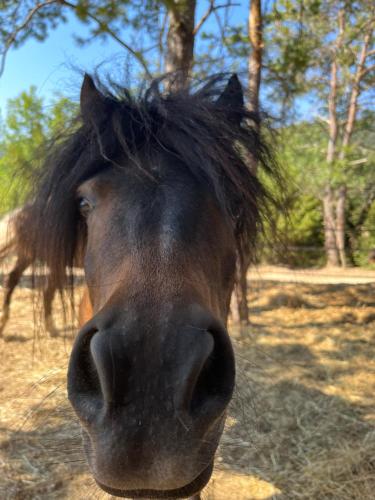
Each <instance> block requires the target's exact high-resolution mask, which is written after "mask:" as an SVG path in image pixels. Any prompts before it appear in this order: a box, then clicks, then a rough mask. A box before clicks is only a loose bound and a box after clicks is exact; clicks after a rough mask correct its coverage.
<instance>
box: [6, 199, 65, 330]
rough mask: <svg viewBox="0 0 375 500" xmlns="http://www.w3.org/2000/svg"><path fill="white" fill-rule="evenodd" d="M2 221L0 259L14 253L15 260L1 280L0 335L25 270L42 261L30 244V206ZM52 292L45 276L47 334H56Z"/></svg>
mask: <svg viewBox="0 0 375 500" xmlns="http://www.w3.org/2000/svg"><path fill="white" fill-rule="evenodd" d="M4 219H5V220H4V221H3V224H4V227H5V228H6V229H5V231H3V232H4V233H5V243H4V244H3V245H2V247H1V248H0V262H1V261H2V260H4V259H5V258H7V257H9V256H10V255H15V256H16V262H15V264H14V266H13V268H12V269H11V271H10V272H9V274H8V275H7V277H6V278H5V280H4V292H5V293H4V299H3V307H2V313H1V317H0V337H1V336H2V335H3V332H4V329H5V326H6V324H7V322H8V320H9V316H10V305H11V300H12V295H13V292H14V290H15V288H16V287H17V285H18V284H19V282H20V280H21V278H22V275H23V273H24V272H25V270H26V269H27V268H28V267H30V266H33V265H34V264H35V263H36V262H38V261H40V260H43V255H41V256H38V255H35V253H34V252H33V248H32V246H30V241H31V240H32V237H30V233H32V232H33V227H34V224H33V221H34V218H33V212H32V205H30V204H27V205H25V206H23V207H21V208H18V209H16V210H14V211H12V212H11V213H10V215H9V216H8V217H5V218H4ZM55 293H56V288H55V286H54V284H53V283H52V282H51V281H50V280H49V277H48V276H47V280H46V285H45V287H44V289H43V306H44V307H43V311H44V324H45V328H46V331H47V332H48V333H49V334H50V336H51V337H56V336H57V335H58V330H57V328H56V327H55V324H54V321H53V317H52V303H53V299H54V296H55Z"/></svg>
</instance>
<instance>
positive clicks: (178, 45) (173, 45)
mask: <svg viewBox="0 0 375 500" xmlns="http://www.w3.org/2000/svg"><path fill="white" fill-rule="evenodd" d="M195 10H196V0H174V1H173V2H171V5H170V7H169V8H168V20H169V27H168V33H167V54H166V63H165V68H166V71H167V73H173V75H172V76H171V78H170V79H169V82H170V86H171V87H172V88H175V89H176V88H181V87H184V86H185V85H186V83H187V80H188V77H189V75H190V72H191V69H192V66H193V61H194V42H195V34H194V25H195Z"/></svg>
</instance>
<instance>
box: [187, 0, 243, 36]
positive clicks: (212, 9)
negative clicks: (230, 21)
mask: <svg viewBox="0 0 375 500" xmlns="http://www.w3.org/2000/svg"><path fill="white" fill-rule="evenodd" d="M240 5H241V4H240V3H231V2H228V3H225V4H221V5H215V0H210V5H209V7H208V9H207V10H206V12H205V13H204V14H203V16H202V17H201V19H200V20H199V22H198V23H197V25H196V26H195V28H194V31H193V35H194V36H195V35H196V34H197V33H198V31H199V30H200V29H201V27H202V26H203V24H204V23H205V22H206V21H207V19H208V18H209V17H210V15H211V14H212V13H213V12H215V11H217V10H219V9H226V8H228V7H239V6H240Z"/></svg>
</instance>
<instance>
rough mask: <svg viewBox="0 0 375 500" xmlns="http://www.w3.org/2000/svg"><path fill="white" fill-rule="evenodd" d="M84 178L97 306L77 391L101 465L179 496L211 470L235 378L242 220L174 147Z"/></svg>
mask: <svg viewBox="0 0 375 500" xmlns="http://www.w3.org/2000/svg"><path fill="white" fill-rule="evenodd" d="M123 162H124V165H123V167H124V168H121V169H118V168H116V167H113V168H110V169H106V170H105V171H103V172H102V173H99V174H98V175H96V176H94V177H92V178H90V179H89V180H87V181H85V182H84V183H83V184H81V185H80V187H79V189H78V192H77V197H78V199H79V204H80V207H81V212H82V214H83V216H84V218H85V221H86V226H87V242H86V250H85V258H84V268H85V275H86V280H87V285H88V289H89V294H90V300H91V303H92V306H93V312H94V315H93V318H92V319H91V320H90V321H89V322H88V323H87V324H86V325H85V326H84V327H83V329H82V330H81V332H80V333H79V335H78V337H77V339H76V342H75V345H74V348H73V352H72V356H71V360H70V366H69V372H68V393H69V398H70V401H71V403H72V405H73V407H74V409H75V411H76V413H77V415H78V417H79V419H80V422H81V424H82V427H83V438H84V447H85V451H86V455H87V458H88V462H89V464H90V468H91V470H92V473H93V475H94V477H95V479H96V481H97V482H98V484H99V485H100V486H101V487H102V488H103V489H104V490H105V491H107V492H109V493H111V494H114V495H118V496H129V497H132V498H134V497H142V498H144V497H147V498H178V497H186V496H189V495H193V494H195V493H196V492H199V491H200V490H201V489H202V488H203V487H204V486H205V484H206V483H207V481H208V480H209V478H210V476H211V472H212V467H213V460H214V454H215V451H216V448H217V445H218V442H219V439H220V436H221V433H222V430H223V425H224V420H225V412H226V407H227V405H228V403H229V401H230V399H231V396H232V392H233V386H234V371H235V370H234V357H233V352H232V347H231V343H230V340H229V337H228V333H227V331H226V328H225V323H226V317H227V314H228V308H229V301H230V294H231V290H232V287H233V282H234V270H235V241H234V236H233V230H232V228H231V227H230V226H229V224H228V222H227V219H226V218H225V217H224V216H223V213H222V210H221V209H220V208H219V206H218V204H217V202H216V200H215V197H214V196H213V194H212V193H211V192H210V190H209V189H208V187H207V186H205V185H204V183H202V182H199V181H198V180H197V179H196V178H195V177H194V176H193V175H192V174H191V172H190V171H189V169H187V168H186V166H185V165H184V164H183V163H182V162H181V161H179V160H177V159H176V158H175V157H173V155H171V154H168V153H161V154H159V155H156V156H155V157H154V158H153V160H150V159H149V158H148V159H147V160H146V159H145V163H146V162H148V163H149V164H144V167H145V168H146V169H147V171H149V172H151V174H152V175H151V178H147V177H145V176H143V175H140V174H139V172H138V171H137V168H136V167H135V166H134V165H132V164H131V162H130V161H129V160H123Z"/></svg>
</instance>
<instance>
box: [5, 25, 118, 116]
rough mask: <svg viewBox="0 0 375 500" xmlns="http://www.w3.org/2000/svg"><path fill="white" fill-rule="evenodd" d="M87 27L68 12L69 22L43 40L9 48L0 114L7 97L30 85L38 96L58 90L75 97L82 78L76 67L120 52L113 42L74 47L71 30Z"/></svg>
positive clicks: (94, 63)
mask: <svg viewBox="0 0 375 500" xmlns="http://www.w3.org/2000/svg"><path fill="white" fill-rule="evenodd" d="M86 29H87V28H85V27H84V26H83V25H82V24H81V23H80V22H79V21H78V20H77V19H75V18H74V16H73V15H70V16H69V20H68V23H66V24H61V25H60V26H59V27H58V28H57V29H56V30H54V31H51V33H50V35H49V36H48V38H47V39H46V40H45V41H44V42H38V41H36V40H33V39H29V40H27V41H26V42H25V43H24V45H22V46H21V47H20V48H18V49H13V50H11V51H9V53H8V55H7V60H6V66H5V71H4V73H3V75H2V76H1V78H0V109H1V111H2V113H3V111H4V110H5V105H6V101H7V100H8V99H9V98H13V97H16V96H17V95H18V94H19V93H20V92H21V91H22V90H25V89H28V88H29V87H30V86H31V85H35V86H36V87H37V91H38V94H39V95H42V96H46V97H47V98H48V97H50V96H53V95H54V94H55V93H59V92H63V93H64V94H67V95H70V96H71V97H72V98H76V97H77V94H78V91H79V82H80V79H81V75H80V73H79V72H78V71H77V69H82V70H87V71H90V70H92V69H93V68H95V66H97V65H98V64H100V63H101V62H103V61H104V60H106V59H108V58H109V57H110V56H119V54H122V53H123V52H122V51H121V48H120V46H119V45H118V44H117V43H116V42H114V41H108V42H105V43H103V42H100V41H95V42H93V43H90V44H89V45H86V46H84V47H79V46H77V44H76V43H75V41H74V39H73V33H76V34H84V33H85V31H86Z"/></svg>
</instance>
